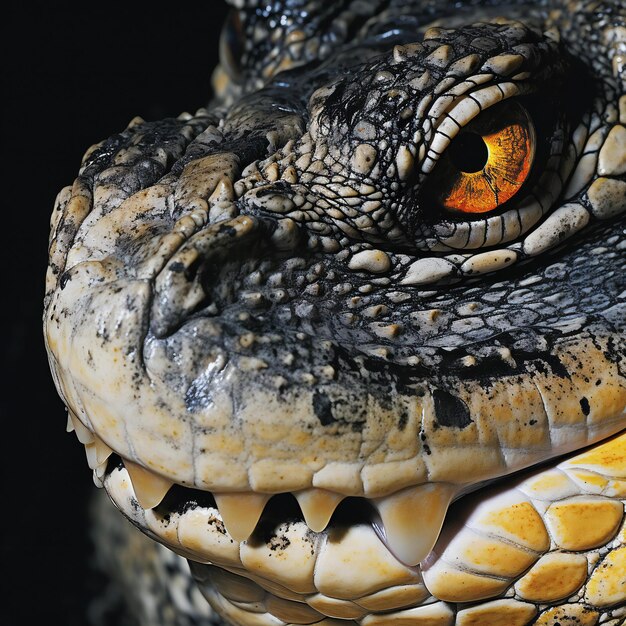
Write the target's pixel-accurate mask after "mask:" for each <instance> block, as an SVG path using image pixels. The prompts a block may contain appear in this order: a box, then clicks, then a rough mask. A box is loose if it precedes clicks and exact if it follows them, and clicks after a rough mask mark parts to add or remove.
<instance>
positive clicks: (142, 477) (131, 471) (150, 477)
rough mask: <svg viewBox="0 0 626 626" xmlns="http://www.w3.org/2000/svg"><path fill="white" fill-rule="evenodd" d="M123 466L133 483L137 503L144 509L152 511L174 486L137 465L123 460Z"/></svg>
mask: <svg viewBox="0 0 626 626" xmlns="http://www.w3.org/2000/svg"><path fill="white" fill-rule="evenodd" d="M124 466H125V467H126V470H127V471H128V475H129V476H130V482H131V483H133V489H134V491H135V496H137V501H138V502H139V504H140V505H141V506H142V507H143V508H144V509H152V508H154V507H155V506H157V504H159V503H160V502H161V500H163V498H164V497H165V494H166V493H167V492H168V491H169V489H170V487H171V486H172V485H173V484H174V483H173V481H171V480H168V479H167V478H163V476H159V475H158V474H155V473H154V472H151V471H150V470H147V469H146V468H145V467H142V466H141V465H137V463H133V462H132V461H127V460H126V459H124Z"/></svg>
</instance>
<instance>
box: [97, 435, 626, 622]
mask: <svg viewBox="0 0 626 626" xmlns="http://www.w3.org/2000/svg"><path fill="white" fill-rule="evenodd" d="M603 451H604V452H603ZM609 453H610V454H609ZM615 453H617V455H616V454H615ZM590 454H591V455H592V456H589V455H590ZM593 454H595V456H593ZM620 454H621V458H622V459H623V458H624V456H625V455H626V433H625V432H622V433H621V434H618V435H617V436H615V437H613V438H611V439H609V440H608V441H606V442H602V443H600V444H596V446H594V447H593V448H592V449H591V450H590V451H588V452H585V453H583V454H578V455H570V457H569V458H568V459H566V460H562V461H561V462H560V463H559V464H558V465H557V464H556V463H554V464H552V465H550V466H546V467H543V468H542V469H541V470H538V471H534V472H527V473H525V474H523V475H520V476H517V477H509V478H508V479H507V480H506V481H505V482H503V483H501V484H496V485H494V486H492V487H490V488H488V489H483V490H481V491H479V492H476V493H474V494H470V495H468V496H465V497H464V498H462V499H461V500H459V501H458V502H457V503H455V504H454V505H453V506H452V507H451V508H450V511H449V514H448V517H447V519H446V522H445V524H444V528H443V531H442V533H441V535H440V538H439V540H438V542H437V544H436V545H435V547H434V549H433V551H432V552H431V553H430V555H429V556H428V557H427V558H426V559H425V560H424V561H422V563H421V564H420V565H418V566H415V567H409V566H406V565H405V564H403V563H401V562H400V561H398V560H397V559H396V558H395V557H394V556H393V554H391V552H390V551H389V550H388V549H387V548H386V546H385V545H384V544H383V542H382V541H381V540H380V538H379V536H378V534H377V533H376V531H375V530H374V528H373V525H372V520H370V519H368V518H367V515H368V514H367V511H365V510H361V511H357V512H355V511H351V510H350V504H351V503H350V502H349V501H347V502H345V503H344V506H343V508H341V507H340V509H339V510H338V514H337V515H336V516H334V517H333V519H332V520H331V523H330V524H329V526H328V527H327V528H326V530H324V531H323V532H319V533H316V532H313V531H311V530H310V529H309V527H308V526H307V525H306V524H305V523H304V521H303V520H302V519H301V517H299V516H298V514H297V507H295V508H293V509H290V507H289V504H288V503H284V506H283V507H282V508H281V507H276V508H275V513H276V512H277V511H280V514H275V515H271V514H270V515H267V516H266V515H264V516H263V517H262V518H261V521H260V522H259V524H258V526H257V528H256V530H255V532H254V533H253V535H252V536H251V537H250V538H249V539H248V540H246V541H242V542H239V541H236V540H235V539H233V538H232V537H231V536H230V535H229V534H228V532H227V531H226V528H225V527H224V524H223V522H222V519H221V517H220V514H219V511H218V509H217V507H216V506H215V504H214V502H212V498H211V496H210V494H204V496H201V497H199V498H189V499H188V500H187V501H180V500H179V501H178V502H177V505H176V506H173V505H171V502H170V505H169V506H160V507H156V508H155V509H147V510H146V509H143V508H142V507H141V506H140V505H139V503H138V501H137V499H136V497H135V494H134V492H133V487H132V483H131V480H130V478H129V476H128V473H127V471H126V469H125V468H124V467H123V465H118V466H117V467H115V468H114V469H112V470H111V471H109V472H107V474H106V476H105V477H104V486H105V488H106V490H107V492H108V493H109V496H110V497H111V498H112V500H113V501H114V503H115V504H116V506H117V507H118V508H119V509H120V510H121V511H122V512H123V513H124V514H125V515H126V516H127V517H128V518H129V519H130V520H131V521H132V522H133V523H134V524H135V525H136V526H138V527H139V528H140V529H141V530H142V531H143V532H145V533H146V534H147V535H149V536H151V537H152V538H153V539H155V540H156V541H158V542H160V543H162V544H164V545H166V546H167V547H169V548H171V549H172V550H174V551H175V552H177V553H178V554H180V555H182V556H184V557H186V558H187V559H189V561H190V566H191V572H192V575H193V576H194V578H195V580H196V582H197V583H198V585H199V588H200V590H201V592H202V594H203V595H204V596H205V598H206V599H207V600H208V602H209V603H210V604H211V606H212V607H213V608H214V609H215V610H216V611H217V612H218V613H220V614H221V615H223V616H224V617H225V618H226V619H227V620H229V621H230V622H232V623H235V624H242V625H248V624H250V625H254V626H266V625H267V626H282V625H284V624H320V626H321V625H322V624H323V625H324V626H330V625H331V624H333V625H334V624H346V623H351V622H352V623H358V624H360V625H361V626H383V625H387V624H389V625H394V626H395V625H397V626H413V625H415V626H424V625H430V624H437V625H442V626H451V625H452V624H456V625H458V626H461V625H465V624H467V625H470V624H491V623H494V624H495V623H498V624H500V623H502V624H507V625H518V624H519V625H520V626H521V625H524V624H529V623H535V620H536V619H538V618H537V615H539V614H540V613H541V615H543V614H546V615H547V612H548V611H556V610H557V609H556V608H555V607H561V608H559V609H558V610H559V611H561V613H562V614H561V613H560V614H558V615H557V614H555V615H556V617H559V616H560V617H561V618H564V617H567V618H570V620H571V619H574V618H579V619H580V615H583V613H584V616H586V619H587V621H581V622H580V623H581V624H587V623H589V624H595V623H596V622H597V621H598V620H599V619H600V618H601V617H602V618H603V619H602V621H605V620H606V619H617V620H619V619H621V618H620V615H621V616H622V617H624V615H626V589H624V586H623V580H625V579H626V545H625V544H626V526H625V523H624V504H625V503H624V500H626V470H625V469H624V468H623V467H621V466H619V457H620ZM585 455H587V456H585ZM616 458H617V459H618V460H617V461H616V460H615V459H616ZM586 459H587V460H586ZM598 459H602V461H598ZM622 464H623V462H622ZM193 493H194V494H196V493H197V492H193ZM164 504H165V505H167V499H166V501H165V502H164ZM587 518H588V519H589V520H590V521H589V522H586V521H585V520H586V519H587ZM585 524H587V525H585ZM603 564H604V566H602V565H603ZM564 571H566V572H567V575H566V576H564V575H563V572H564ZM542 581H543V582H542ZM581 612H582V613H581ZM579 613H580V615H579ZM556 617H555V619H556ZM335 619H337V620H341V621H340V622H335V621H334V620H335ZM546 619H547V617H546ZM345 620H349V621H348V622H346V621H345ZM476 620H478V621H476ZM502 620H504V621H502ZM593 620H595V621H593ZM536 623H541V624H543V623H545V624H552V623H553V622H552V621H544V622H541V621H539V622H536ZM574 623H577V622H574ZM616 623H619V622H616Z"/></svg>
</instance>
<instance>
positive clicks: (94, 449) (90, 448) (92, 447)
mask: <svg viewBox="0 0 626 626" xmlns="http://www.w3.org/2000/svg"><path fill="white" fill-rule="evenodd" d="M85 453H86V454H87V464H88V465H89V467H90V468H91V469H96V467H98V466H99V465H102V464H105V465H106V461H107V460H108V458H109V457H110V456H111V454H113V450H111V448H109V446H107V444H106V443H104V441H102V439H100V437H98V435H96V434H94V435H93V441H92V442H91V443H87V444H85Z"/></svg>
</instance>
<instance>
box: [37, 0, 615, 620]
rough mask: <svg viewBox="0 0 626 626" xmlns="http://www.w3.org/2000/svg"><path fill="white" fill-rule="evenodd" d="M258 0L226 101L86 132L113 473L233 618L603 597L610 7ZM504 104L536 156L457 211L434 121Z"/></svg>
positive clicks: (521, 606)
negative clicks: (514, 109)
mask: <svg viewBox="0 0 626 626" xmlns="http://www.w3.org/2000/svg"><path fill="white" fill-rule="evenodd" d="M243 4H244V5H246V7H247V5H248V4H250V5H251V6H250V7H247V8H245V7H244V8H241V9H240V10H239V11H238V13H237V15H238V18H237V19H235V18H233V19H232V20H231V23H230V26H228V27H227V30H226V31H225V32H226V35H225V37H224V45H223V48H224V49H223V55H222V64H221V66H220V67H219V68H218V69H217V70H216V71H215V73H214V83H215V85H216V92H217V94H218V95H217V98H216V101H215V102H214V103H213V104H212V106H211V107H209V108H208V109H206V110H205V109H202V110H201V111H198V112H197V113H196V114H195V115H193V116H191V115H188V114H184V115H182V116H180V117H179V118H177V119H168V120H162V121H157V122H144V121H142V120H134V121H133V122H132V123H131V125H129V127H128V128H127V129H126V130H125V131H123V132H122V133H120V134H119V135H116V136H114V137H112V138H110V139H108V140H106V141H104V142H102V143H101V144H99V145H97V146H95V147H93V148H92V149H90V151H88V153H87V155H86V156H85V160H84V163H83V167H82V169H81V171H80V173H79V176H78V178H77V179H76V181H75V183H74V184H73V186H72V187H68V188H66V189H64V190H63V191H62V192H61V193H60V194H59V197H58V201H57V205H56V207H55V211H54V213H53V219H52V230H51V246H50V266H49V273H48V286H47V293H46V300H45V307H46V312H45V331H46V341H47V346H48V350H49V355H50V362H51V368H52V371H53V374H54V376H55V380H56V382H57V386H58V389H59V392H60V394H61V395H62V396H63V398H64V400H65V402H66V404H67V406H68V409H69V411H70V417H71V422H72V427H73V428H75V429H76V430H77V434H78V435H79V438H80V439H81V441H82V442H83V443H85V445H86V448H87V454H88V459H89V461H90V466H91V467H92V468H93V469H94V473H95V478H96V480H97V482H98V483H100V484H103V485H104V487H105V488H106V490H107V491H108V493H109V495H110V496H111V498H112V499H113V501H114V502H115V503H116V505H117V506H118V508H120V509H121V510H122V511H123V512H124V513H125V514H126V516H127V517H129V519H131V521H133V522H134V523H135V524H136V525H137V526H138V527H139V528H140V529H142V530H143V531H144V532H145V533H146V534H148V535H149V536H152V537H153V538H157V539H158V540H159V541H160V542H162V543H164V544H165V545H168V546H169V547H171V548H172V549H173V550H175V551H177V552H178V553H179V554H181V555H183V556H185V557H187V558H189V559H190V560H191V561H192V562H193V563H194V564H193V566H192V573H193V575H194V577H195V578H196V579H197V580H198V581H199V584H200V588H201V590H202V592H203V593H204V595H205V596H206V597H207V599H208V600H209V602H210V603H211V605H212V606H213V607H214V608H215V609H216V610H217V611H218V613H220V614H221V615H223V616H224V617H225V618H226V619H229V620H231V621H233V623H241V624H248V623H250V624H253V623H254V624H284V623H290V622H297V623H331V622H330V621H329V622H323V621H322V620H323V619H324V616H330V617H331V618H340V619H344V620H346V619H347V620H356V621H357V622H358V623H360V624H362V625H363V626H373V625H375V624H376V625H377V624H383V623H385V624H387V623H394V624H411V625H412V624H416V625H417V624H426V623H428V624H430V623H433V624H434V623H437V624H439V623H441V624H446V625H447V624H457V625H458V626H464V625H467V624H473V623H494V624H496V623H503V624H527V623H535V621H536V623H540V624H551V623H555V620H557V621H558V620H559V619H565V618H566V617H568V616H569V617H570V618H571V619H574V618H576V619H578V620H579V622H580V623H584V624H587V623H588V624H594V623H596V622H597V621H598V620H599V619H600V618H602V619H603V620H619V619H621V617H620V616H622V615H623V612H621V608H620V607H623V606H624V604H626V589H625V588H624V584H623V582H622V581H623V579H624V576H623V575H622V574H623V571H624V568H625V565H624V560H625V556H624V550H625V548H623V547H620V546H622V545H623V543H624V539H625V538H624V531H623V529H622V530H621V531H620V525H622V524H623V514H624V511H623V502H622V500H620V498H622V499H623V498H624V487H623V480H624V478H625V477H626V473H625V469H624V454H625V449H624V448H625V444H624V441H625V440H624V435H623V434H622V435H620V434H619V433H620V432H622V431H623V430H624V428H625V426H626V412H625V407H626V370H625V366H626V354H625V347H624V341H623V339H624V319H625V316H624V304H623V300H621V299H620V298H623V296H622V295H621V294H622V293H623V291H624V278H623V266H624V247H625V242H624V231H623V220H622V219H621V215H622V214H623V211H624V209H625V208H626V180H625V178H626V147H625V145H626V129H625V127H624V125H626V95H624V94H625V91H626V89H625V81H626V69H625V67H626V12H625V11H624V9H623V8H622V7H621V6H620V4H619V3H618V2H608V1H605V2H594V3H585V2H571V3H569V4H565V3H560V2H555V3H545V4H544V3H538V4H533V5H528V4H525V3H512V4H511V5H503V4H500V3H495V4H497V6H491V5H492V3H488V6H480V3H476V2H470V3H467V4H466V5H463V6H461V7H452V6H451V5H448V4H447V3H428V2H409V3H406V2H405V3H399V2H393V1H391V2H371V3H370V4H368V5H364V4H363V3H361V4H358V3H354V4H351V3H349V2H338V3H335V4H333V5H332V6H328V3H318V2H313V1H311V2H308V3H304V2H285V3H276V4H275V6H273V7H270V8H265V9H263V10H261V9H259V10H256V8H255V6H256V3H254V2H251V3H248V2H244V3H243ZM280 15H282V16H283V17H282V19H278V17H279V16H280ZM277 16H278V17H277ZM229 29H230V30H229ZM232 29H235V30H236V29H239V31H240V32H239V35H238V36H239V37H240V39H241V40H240V42H239V48H241V50H240V51H239V54H238V55H235V56H232V54H234V50H235V48H232V49H231V53H232V54H231V55H230V56H229V52H228V42H229V32H231V30H232ZM231 34H232V33H231ZM265 34H270V35H271V37H272V39H271V43H269V44H268V43H267V42H266V40H265V39H264V36H265ZM235 36H237V35H236V33H235ZM260 41H264V43H262V44H259V45H255V42H257V43H258V42H260ZM231 57H232V58H231ZM235 57H237V58H235ZM501 101H505V102H520V103H522V105H523V106H525V107H526V110H527V111H528V112H529V115H530V117H531V118H532V119H533V122H534V125H535V132H536V137H537V148H536V151H535V157H534V164H533V167H532V171H531V174H530V177H529V179H528V182H527V183H526V184H525V186H524V187H523V188H522V190H521V191H520V192H519V194H518V195H516V196H514V197H513V198H512V199H511V200H510V201H508V202H507V203H506V204H505V205H504V207H503V208H502V209H501V210H498V211H496V212H495V214H487V215H486V216H484V217H483V216H482V215H480V214H470V215H465V214H464V215H462V216H453V215H451V214H450V213H447V212H446V211H445V210H444V209H442V208H441V207H439V206H438V205H437V202H435V200H434V198H436V197H437V194H438V193H439V192H440V190H441V188H442V185H445V184H446V175H447V174H446V171H447V170H446V169H445V168H444V165H445V160H446V159H447V153H446V149H447V148H448V144H449V143H450V141H451V140H453V136H454V134H456V133H457V132H458V131H459V129H460V128H461V127H465V126H466V125H467V124H469V123H470V122H471V119H472V118H474V119H476V120H483V121H484V120H490V119H494V120H497V119H498V118H499V116H504V115H506V112H505V111H506V110H505V108H503V105H500V104H498V103H499V102H501ZM496 200H497V195H496ZM611 436H613V438H610V437H611ZM607 438H609V439H607ZM589 445H595V446H596V447H595V448H591V451H590V452H587V453H583V455H582V457H581V456H580V455H578V456H576V454H574V452H575V451H577V450H579V449H581V448H584V447H586V446H589ZM113 452H114V453H115V455H116V456H115V457H113V458H116V459H117V460H118V462H111V461H110V457H111V454H112V453H113ZM563 454H569V455H570V456H569V457H568V458H569V459H570V460H569V461H568V460H565V461H561V462H560V465H557V464H558V463H559V461H557V460H556V457H559V456H561V455H563ZM585 454H587V455H588V456H585ZM589 455H591V456H589ZM594 455H595V456H594ZM120 458H121V461H120ZM581 458H582V459H583V461H584V463H583V461H580V463H583V466H584V467H583V470H580V471H579V470H574V469H572V468H573V467H577V465H576V464H577V463H579V461H576V459H581ZM585 459H586V460H585ZM589 459H592V461H593V462H592V461H590V460H589ZM545 461H550V463H551V464H552V465H551V466H549V467H555V468H556V469H542V470H531V471H535V472H537V471H540V472H543V474H542V473H540V474H538V475H537V476H535V478H530V477H527V476H526V477H524V478H518V477H517V476H515V477H507V475H508V474H511V473H513V472H517V471H520V470H525V469H528V468H531V467H532V466H533V465H535V464H538V463H541V462H545ZM585 463H586V464H585ZM495 479H501V480H499V481H498V483H497V487H490V489H492V491H493V489H495V490H497V491H498V493H499V494H500V495H498V496H494V495H492V492H490V491H488V490H487V488H486V487H485V483H486V482H491V481H493V480H495ZM520 481H522V482H520ZM524 481H525V482H524ZM533 481H534V482H533ZM542 481H543V482H542ZM550 481H553V482H554V481H556V483H555V484H554V485H552V483H551V482H550ZM620 481H621V482H620ZM537 484H541V485H543V486H542V487H537V488H536V489H535V487H532V485H535V486H536V485H537ZM172 485H176V486H175V487H173V488H172ZM546 485H548V486H546ZM533 490H534V491H533ZM168 491H169V493H167V492H168ZM468 492H474V493H472V494H470V495H466V494H468ZM166 493H167V495H165V494H166ZM289 493H293V494H294V495H295V497H296V499H297V502H298V504H299V507H298V506H294V503H295V501H293V499H291V497H290V496H283V497H274V498H271V496H272V495H273V494H289ZM164 496H165V498H164ZM351 497H352V498H354V497H357V498H364V499H365V501H366V504H363V503H362V502H361V503H359V501H357V500H353V499H350V498H351ZM270 498H271V499H270ZM345 498H349V499H347V500H345V502H343V504H341V505H339V503H340V502H341V501H342V500H344V499H345ZM455 500H458V501H457V502H455V503H454V504H453V505H452V508H451V509H448V507H449V506H450V505H451V503H452V502H453V501H455ZM268 502H269V503H268ZM266 503H268V504H267V507H265V505H266ZM338 505H339V509H338V510H337V513H336V514H334V515H333V511H334V509H335V507H337V506H338ZM264 507H265V512H264V514H263V516H262V517H261V521H260V522H259V524H258V525H257V527H256V530H255V531H254V533H253V534H252V536H251V537H249V536H250V534H251V533H252V531H253V530H254V528H255V525H256V522H257V520H258V517H259V515H260V514H261V511H262V510H263V508H264ZM472 507H473V508H472ZM218 509H219V510H218ZM300 509H302V511H301V510H300ZM520 511H522V513H520ZM446 513H448V516H447V518H446V521H445V523H444V517H445V516H446ZM585 516H587V517H589V518H590V519H591V518H593V519H594V520H595V521H594V528H591V527H590V526H589V525H588V524H587V525H585V522H584V520H585V519H586V517H585ZM303 518H304V519H303ZM496 518H497V519H498V520H499V521H498V522H497V523H496V522H494V521H493V520H494V519H496ZM329 520H330V521H329ZM463 520H465V522H464V523H466V526H463V523H462V521H463ZM489 520H491V521H489ZM519 520H524V521H525V524H526V526H525V527H524V528H525V530H524V531H523V532H522V530H520V529H517V530H515V529H513V530H511V529H512V528H513V527H514V526H515V524H517V523H519ZM580 520H583V521H580ZM305 522H306V523H305ZM307 524H308V525H307ZM327 524H328V525H327ZM442 524H443V529H442ZM468 529H471V530H468ZM503 529H504V530H503ZM598 529H599V530H598ZM440 531H441V532H440ZM472 533H473V534H472ZM468 537H470V538H471V541H470V539H468ZM381 540H382V541H381ZM470 543H471V548H468V545H470ZM268 547H269V552H267V550H268ZM277 550H278V551H279V552H280V553H281V555H282V556H280V558H275V559H273V560H272V559H270V560H269V561H268V557H267V555H268V554H269V555H270V556H272V555H274V556H276V554H277V553H276V551H277ZM264 555H265V556H264ZM197 563H201V565H199V564H197ZM346 563H348V564H349V565H346ZM607 564H608V565H607ZM220 568H224V569H225V570H228V571H230V572H231V574H227V573H224V570H223V569H220ZM363 572H367V575H364V574H363ZM564 572H565V574H564ZM607 572H612V573H607ZM234 575H236V577H235V576H234ZM620 576H621V577H622V578H621V579H620ZM241 577H243V580H240V578H241ZM603 577H604V578H603ZM248 580H250V581H252V582H248ZM207 581H209V582H211V585H208V584H207ZM238 594H239V595H238ZM233 601H234V602H235V604H233ZM477 601H480V603H479V604H473V605H471V606H469V605H467V604H466V603H474V602H477ZM559 607H560V608H559ZM389 611H394V612H393V613H392V614H390V613H389ZM398 611H399V612H398ZM568 611H569V613H568ZM381 613H382V614H384V617H381V616H380V614H381ZM381 620H382V621H381ZM392 620H393V621H392ZM498 620H500V621H498ZM542 620H543V621H542ZM550 620H552V621H550ZM585 620H586V621H585ZM594 620H595V621H594Z"/></svg>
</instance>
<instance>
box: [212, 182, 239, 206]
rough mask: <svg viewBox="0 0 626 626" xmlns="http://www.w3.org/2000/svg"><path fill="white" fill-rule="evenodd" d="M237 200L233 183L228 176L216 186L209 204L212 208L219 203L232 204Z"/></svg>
mask: <svg viewBox="0 0 626 626" xmlns="http://www.w3.org/2000/svg"><path fill="white" fill-rule="evenodd" d="M234 199H235V191H234V189H233V183H232V182H231V180H230V178H228V176H223V177H222V178H221V179H220V182H219V183H217V185H216V186H215V190H214V191H213V193H212V194H211V195H210V196H209V204H210V205H211V206H212V205H214V204H217V203H218V202H232V201H233V200H234Z"/></svg>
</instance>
